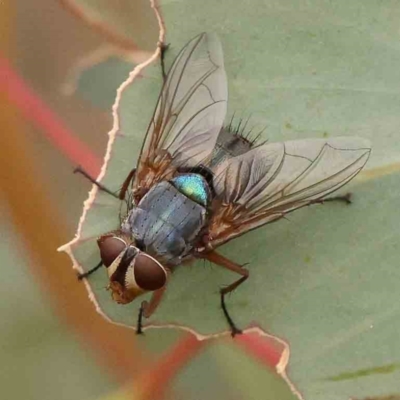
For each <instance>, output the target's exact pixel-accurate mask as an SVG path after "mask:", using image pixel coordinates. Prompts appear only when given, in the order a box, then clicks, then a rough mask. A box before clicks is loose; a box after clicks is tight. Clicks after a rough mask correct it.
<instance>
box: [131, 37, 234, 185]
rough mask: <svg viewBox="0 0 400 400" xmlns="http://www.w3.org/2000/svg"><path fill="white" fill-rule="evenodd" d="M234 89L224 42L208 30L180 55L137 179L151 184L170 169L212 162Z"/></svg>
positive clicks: (138, 182)
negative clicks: (228, 77)
mask: <svg viewBox="0 0 400 400" xmlns="http://www.w3.org/2000/svg"><path fill="white" fill-rule="evenodd" d="M227 97H228V89H227V82H226V75H225V70H224V61H223V54H222V48H221V44H220V42H219V40H218V38H217V36H216V35H213V34H206V33H202V34H201V35H199V36H196V37H195V38H194V39H192V40H191V41H190V42H189V43H188V44H187V45H186V46H185V47H184V48H183V49H182V50H181V52H180V53H179V54H178V56H177V57H176V59H175V61H174V63H173V64H172V66H171V69H170V71H169V72H168V75H167V78H166V80H165V82H164V85H163V88H162V90H161V93H160V96H159V99H158V102H157V106H156V109H155V112H154V115H153V118H152V120H151V122H150V125H149V128H148V131H147V134H146V138H145V140H144V143H143V147H142V150H141V154H140V159H139V163H138V167H137V171H136V178H135V181H134V185H133V186H134V189H138V188H149V187H150V186H151V185H153V184H154V183H156V182H158V181H160V180H161V179H164V178H165V176H166V173H167V171H170V172H171V171H172V172H173V171H174V170H176V169H177V168H179V167H191V166H195V165H198V164H200V163H202V162H206V161H207V159H208V158H209V156H210V154H211V152H212V150H213V148H214V146H215V143H216V140H217V136H218V133H219V131H220V130H221V127H222V125H223V122H224V119H225V114H226V108H227Z"/></svg>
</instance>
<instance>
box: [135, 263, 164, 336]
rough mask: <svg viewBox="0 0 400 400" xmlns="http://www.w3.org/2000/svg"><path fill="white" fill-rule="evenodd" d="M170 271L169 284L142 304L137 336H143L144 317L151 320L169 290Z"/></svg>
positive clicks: (156, 291)
mask: <svg viewBox="0 0 400 400" xmlns="http://www.w3.org/2000/svg"><path fill="white" fill-rule="evenodd" d="M170 273H171V272H170V271H169V270H167V283H166V284H165V285H164V286H163V287H162V288H161V289H158V290H155V291H154V292H153V295H152V296H151V299H150V301H142V304H141V306H140V309H139V315H138V320H137V325H136V334H137V335H142V334H143V329H142V328H143V317H144V318H150V317H151V315H152V314H153V313H154V311H156V309H157V307H158V306H159V305H160V303H161V300H162V298H163V296H164V293H165V290H166V289H167V284H168V279H169V276H170Z"/></svg>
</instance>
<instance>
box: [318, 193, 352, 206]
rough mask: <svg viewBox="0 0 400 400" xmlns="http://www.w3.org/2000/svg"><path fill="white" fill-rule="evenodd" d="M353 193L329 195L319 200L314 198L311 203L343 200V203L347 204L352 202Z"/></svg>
mask: <svg viewBox="0 0 400 400" xmlns="http://www.w3.org/2000/svg"><path fill="white" fill-rule="evenodd" d="M351 197H352V196H351V193H350V192H349V193H346V194H344V195H340V196H333V197H328V198H327V199H318V200H312V201H311V202H310V204H324V203H327V202H329V201H337V202H341V203H346V204H351V203H352V201H351Z"/></svg>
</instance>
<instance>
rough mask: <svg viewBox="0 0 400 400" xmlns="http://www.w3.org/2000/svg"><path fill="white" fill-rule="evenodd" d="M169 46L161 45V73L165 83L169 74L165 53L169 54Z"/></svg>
mask: <svg viewBox="0 0 400 400" xmlns="http://www.w3.org/2000/svg"><path fill="white" fill-rule="evenodd" d="M168 47H169V44H165V43H161V44H160V51H161V54H160V62H161V73H162V76H163V81H164V82H165V81H166V80H167V73H166V72H165V53H166V52H167V50H168Z"/></svg>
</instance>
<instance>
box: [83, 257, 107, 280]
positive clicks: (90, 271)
mask: <svg viewBox="0 0 400 400" xmlns="http://www.w3.org/2000/svg"><path fill="white" fill-rule="evenodd" d="M102 265H103V261H100V262H99V263H98V264H97V265H96V266H95V267H93V268H92V269H90V270H89V271H86V272H83V273H81V274H78V279H79V280H80V281H81V280H82V279H83V278H87V277H88V276H90V275H92V274H93V272H95V271H97V270H98V269H99V268H100V267H101V266H102Z"/></svg>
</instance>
